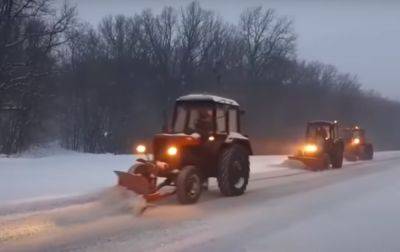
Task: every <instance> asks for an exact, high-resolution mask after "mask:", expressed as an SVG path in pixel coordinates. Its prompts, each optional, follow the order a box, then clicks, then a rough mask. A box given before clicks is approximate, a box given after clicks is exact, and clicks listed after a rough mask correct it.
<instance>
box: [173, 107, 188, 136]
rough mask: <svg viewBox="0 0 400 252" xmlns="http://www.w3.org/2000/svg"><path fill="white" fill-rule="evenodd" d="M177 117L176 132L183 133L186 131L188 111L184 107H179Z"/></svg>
mask: <svg viewBox="0 0 400 252" xmlns="http://www.w3.org/2000/svg"><path fill="white" fill-rule="evenodd" d="M175 116H176V118H175V123H174V132H183V131H184V130H185V119H186V109H185V108H184V107H182V106H179V107H177V109H176V115H175Z"/></svg>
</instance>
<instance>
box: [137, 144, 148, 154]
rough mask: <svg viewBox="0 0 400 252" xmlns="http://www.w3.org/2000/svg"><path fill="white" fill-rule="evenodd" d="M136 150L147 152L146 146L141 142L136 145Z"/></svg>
mask: <svg viewBox="0 0 400 252" xmlns="http://www.w3.org/2000/svg"><path fill="white" fill-rule="evenodd" d="M136 152H137V153H140V154H143V153H145V152H146V146H144V145H143V144H139V145H138V146H136Z"/></svg>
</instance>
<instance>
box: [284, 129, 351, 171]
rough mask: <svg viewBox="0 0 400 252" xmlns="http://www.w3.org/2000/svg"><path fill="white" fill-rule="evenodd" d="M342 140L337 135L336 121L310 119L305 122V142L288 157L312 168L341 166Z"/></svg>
mask: <svg viewBox="0 0 400 252" xmlns="http://www.w3.org/2000/svg"><path fill="white" fill-rule="evenodd" d="M343 148H344V147H343V141H342V140H341V138H340V137H339V126H338V123H337V122H336V121H333V122H330V121H311V122H308V123H307V127H306V135H305V144H304V145H303V146H302V147H301V148H300V149H299V151H298V153H297V154H296V155H294V156H290V157H289V159H294V160H299V161H301V162H303V163H304V164H305V165H306V166H307V167H308V168H311V169H313V170H320V169H326V168H328V167H329V166H330V165H332V167H333V168H341V167H342V161H343Z"/></svg>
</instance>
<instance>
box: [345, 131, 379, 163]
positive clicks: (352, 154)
mask: <svg viewBox="0 0 400 252" xmlns="http://www.w3.org/2000/svg"><path fill="white" fill-rule="evenodd" d="M343 136H344V141H345V148H344V157H345V159H346V160H348V161H356V160H371V159H373V157H374V147H373V145H372V143H369V142H367V140H366V137H365V130H364V129H361V128H360V127H358V126H355V127H351V128H345V129H343Z"/></svg>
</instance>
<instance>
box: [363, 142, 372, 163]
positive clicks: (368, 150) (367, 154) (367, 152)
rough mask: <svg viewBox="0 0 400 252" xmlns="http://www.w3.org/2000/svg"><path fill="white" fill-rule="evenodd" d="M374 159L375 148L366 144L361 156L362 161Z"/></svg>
mask: <svg viewBox="0 0 400 252" xmlns="http://www.w3.org/2000/svg"><path fill="white" fill-rule="evenodd" d="M373 158H374V147H373V146H372V144H366V145H365V146H364V148H363V152H362V153H361V155H360V159H361V160H372V159H373Z"/></svg>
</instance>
